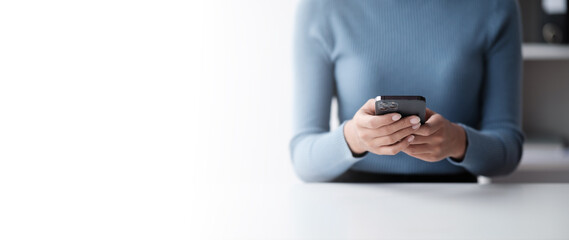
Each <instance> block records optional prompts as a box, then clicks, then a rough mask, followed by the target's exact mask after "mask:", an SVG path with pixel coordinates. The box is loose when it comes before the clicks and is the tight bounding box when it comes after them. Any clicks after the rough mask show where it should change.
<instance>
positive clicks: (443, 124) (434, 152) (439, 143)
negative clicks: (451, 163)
mask: <svg viewBox="0 0 569 240" xmlns="http://www.w3.org/2000/svg"><path fill="white" fill-rule="evenodd" d="M425 118H426V119H427V120H426V121H425V124H423V125H422V126H421V127H420V128H419V129H418V130H417V131H416V132H414V133H413V135H414V136H415V139H414V140H413V141H412V142H411V144H410V145H409V146H408V147H407V148H405V149H404V150H403V152H405V153H407V154H408V155H410V156H412V157H415V158H418V159H421V160H423V161H427V162H438V161H440V160H443V159H445V158H447V157H452V158H454V159H456V160H457V161H462V158H464V153H465V151H466V133H465V132H464V129H463V128H462V127H461V126H459V125H457V124H455V123H452V122H450V121H449V120H447V119H446V118H444V117H443V116H442V115H440V114H438V113H436V112H434V111H432V110H431V109H428V108H427V112H426V116H425Z"/></svg>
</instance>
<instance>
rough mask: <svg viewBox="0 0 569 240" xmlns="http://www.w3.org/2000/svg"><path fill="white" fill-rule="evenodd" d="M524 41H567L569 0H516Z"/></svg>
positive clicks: (568, 35)
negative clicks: (518, 6) (519, 10)
mask: <svg viewBox="0 0 569 240" xmlns="http://www.w3.org/2000/svg"><path fill="white" fill-rule="evenodd" d="M518 2H519V4H520V8H521V14H522V23H523V32H524V33H523V38H524V42H534V43H554V44H568V43H569V17H568V16H567V15H568V14H567V12H568V11H567V8H568V6H569V0H518Z"/></svg>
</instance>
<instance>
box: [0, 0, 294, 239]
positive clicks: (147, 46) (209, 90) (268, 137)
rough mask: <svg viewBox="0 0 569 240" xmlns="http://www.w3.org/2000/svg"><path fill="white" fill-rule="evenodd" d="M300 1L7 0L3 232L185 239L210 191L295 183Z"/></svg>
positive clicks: (1, 30)
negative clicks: (295, 34)
mask: <svg viewBox="0 0 569 240" xmlns="http://www.w3.org/2000/svg"><path fill="white" fill-rule="evenodd" d="M295 6H296V1H260V0H246V1H231V0H217V1H170V0H160V1H129V0H97V1H61V0H57V1H25V0H23V1H2V2H1V3H0V238H1V239H18V238H23V239H25V238H36V239H40V238H41V239H46V238H51V237H55V236H57V238H58V239H66V238H69V239H78V238H77V237H79V238H81V239H89V238H92V239H100V238H103V237H105V238H109V237H117V238H122V239H124V237H128V238H131V237H150V238H152V237H160V238H162V239H172V238H173V237H183V236H187V234H190V235H191V233H192V230H191V228H188V227H190V226H192V225H193V224H195V221H199V222H202V223H203V221H204V219H206V220H207V217H208V215H207V212H206V211H207V208H206V209H205V210H204V209H201V210H200V204H205V205H207V202H205V201H206V200H204V199H202V198H200V196H204V195H207V194H209V193H210V191H211V189H223V188H231V187H229V185H226V184H225V183H231V184H235V183H238V184H239V183H258V182H263V183H268V184H274V186H278V185H287V184H291V183H295V182H297V181H298V180H297V179H296V177H295V175H294V173H293V171H292V168H291V165H290V160H289V153H288V141H289V138H290V137H291V111H292V109H291V103H292V91H291V89H292V80H291V78H292V72H291V70H292V66H291V64H292V62H291V61H292V59H291V47H292V41H291V40H292V28H293V15H294V10H295ZM222 195H223V194H221V195H220V196H222ZM200 201H201V202H200ZM172 206H174V207H172ZM202 206H203V205H202ZM169 207H170V208H169ZM192 216H193V217H194V218H192ZM196 217H197V218H202V219H201V220H196V219H195V218H196ZM209 220H210V221H213V220H212V219H209ZM205 222H206V223H207V221H205ZM204 226H205V225H204ZM207 226H209V225H207ZM97 229H98V230H97ZM174 230H175V231H174ZM180 230H182V232H180ZM185 231H187V232H185ZM86 232H88V233H89V234H87V235H85V233H86ZM40 236H41V237H40ZM37 237H40V238H37ZM169 237H170V238H169Z"/></svg>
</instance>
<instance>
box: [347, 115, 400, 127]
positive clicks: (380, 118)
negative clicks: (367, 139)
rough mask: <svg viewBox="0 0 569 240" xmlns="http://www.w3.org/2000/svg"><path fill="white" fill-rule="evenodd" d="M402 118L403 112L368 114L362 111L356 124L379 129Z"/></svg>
mask: <svg viewBox="0 0 569 240" xmlns="http://www.w3.org/2000/svg"><path fill="white" fill-rule="evenodd" d="M399 119H401V114H399V113H389V114H384V115H368V114H366V113H360V114H358V116H357V119H356V124H357V125H358V126H360V127H363V128H369V129H377V128H380V127H383V126H386V125H389V124H392V123H394V122H395V121H397V120H399Z"/></svg>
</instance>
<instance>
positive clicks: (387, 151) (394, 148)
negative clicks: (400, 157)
mask: <svg viewBox="0 0 569 240" xmlns="http://www.w3.org/2000/svg"><path fill="white" fill-rule="evenodd" d="M413 138H415V137H414V136H413V135H411V136H409V137H406V138H404V139H403V140H401V141H399V142H398V143H395V144H392V145H389V146H382V147H378V148H377V149H376V151H374V153H376V154H379V155H395V154H397V153H399V152H401V151H402V150H403V149H405V148H406V147H407V146H409V143H410V142H412V141H413Z"/></svg>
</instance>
